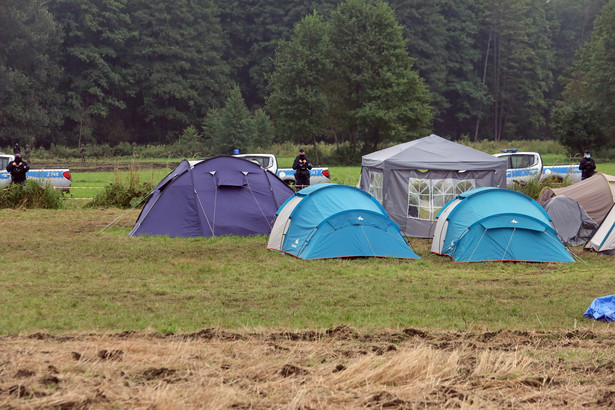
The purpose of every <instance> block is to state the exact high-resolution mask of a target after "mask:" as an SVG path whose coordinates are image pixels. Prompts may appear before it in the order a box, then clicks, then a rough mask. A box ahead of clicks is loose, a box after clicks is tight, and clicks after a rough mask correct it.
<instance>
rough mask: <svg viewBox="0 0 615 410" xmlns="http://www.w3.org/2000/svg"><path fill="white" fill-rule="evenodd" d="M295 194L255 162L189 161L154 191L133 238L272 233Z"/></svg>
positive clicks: (134, 229) (231, 158)
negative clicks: (278, 214)
mask: <svg viewBox="0 0 615 410" xmlns="http://www.w3.org/2000/svg"><path fill="white" fill-rule="evenodd" d="M292 195H293V190H292V189H291V188H289V187H288V186H287V185H286V184H285V183H284V181H282V180H281V179H279V178H278V177H277V176H275V175H273V174H272V173H271V172H269V171H266V170H264V169H263V168H261V167H260V166H259V165H258V164H256V163H254V162H252V161H247V160H244V159H241V158H235V157H215V158H211V159H207V160H203V161H199V162H197V163H195V164H194V165H192V164H190V163H189V162H188V161H186V160H184V161H182V162H181V163H180V164H179V166H178V167H177V168H176V169H175V170H173V171H172V172H171V173H169V175H167V176H166V177H165V178H164V179H163V180H162V181H160V183H159V184H158V185H157V186H156V188H154V189H153V190H152V192H151V193H150V196H149V199H148V201H147V203H146V204H145V206H144V207H143V210H142V211H141V214H140V215H139V218H138V219H137V223H136V224H135V227H134V228H133V229H132V231H131V232H130V234H129V235H130V236H141V235H168V236H171V237H198V236H204V237H211V236H222V235H239V236H250V235H267V234H269V232H270V231H271V228H272V227H273V222H274V220H275V214H276V211H277V210H278V208H279V207H280V205H282V204H283V203H284V202H285V201H286V200H287V199H288V198H289V197H291V196H292Z"/></svg>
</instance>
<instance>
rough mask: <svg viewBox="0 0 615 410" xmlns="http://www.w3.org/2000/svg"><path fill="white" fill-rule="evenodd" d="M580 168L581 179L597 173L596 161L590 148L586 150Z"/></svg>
mask: <svg viewBox="0 0 615 410" xmlns="http://www.w3.org/2000/svg"><path fill="white" fill-rule="evenodd" d="M579 169H580V170H581V181H582V180H584V179H587V178H589V177H591V176H592V175H594V174H595V173H596V161H594V159H593V158H592V157H591V154H590V152H589V150H588V149H586V150H585V156H584V157H583V158H582V159H581V162H580V163H579Z"/></svg>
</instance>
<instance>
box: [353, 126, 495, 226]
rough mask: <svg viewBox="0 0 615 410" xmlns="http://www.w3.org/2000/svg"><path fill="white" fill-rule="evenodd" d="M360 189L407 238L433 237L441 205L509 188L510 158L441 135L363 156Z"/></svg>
mask: <svg viewBox="0 0 615 410" xmlns="http://www.w3.org/2000/svg"><path fill="white" fill-rule="evenodd" d="M361 165H362V168H361V180H360V182H359V187H360V188H361V189H363V190H365V191H368V192H369V193H371V194H372V195H373V196H374V197H375V198H376V199H378V200H379V201H380V203H382V205H383V206H384V208H385V209H386V211H387V213H388V214H389V217H390V218H391V219H392V220H393V221H395V222H396V223H397V224H398V225H399V226H400V227H401V230H402V233H403V234H404V235H406V236H414V237H419V238H431V237H433V229H434V228H435V220H436V216H437V214H438V212H439V211H440V209H441V208H442V207H443V206H444V205H445V204H446V203H447V202H448V201H449V200H451V199H453V198H455V197H456V196H457V195H459V194H461V193H462V192H465V191H468V190H470V189H473V188H481V187H498V188H505V187H506V161H505V160H503V159H500V158H496V157H494V156H492V155H489V154H486V153H484V152H482V151H478V150H475V149H473V148H470V147H467V146H465V145H461V144H457V143H455V142H451V141H448V140H446V139H444V138H441V137H439V136H437V135H433V134H432V135H430V136H428V137H425V138H421V139H418V140H414V141H410V142H406V143H403V144H399V145H396V146H393V147H390V148H387V149H383V150H380V151H376V152H373V153H371V154H368V155H365V156H363V159H362V164H361Z"/></svg>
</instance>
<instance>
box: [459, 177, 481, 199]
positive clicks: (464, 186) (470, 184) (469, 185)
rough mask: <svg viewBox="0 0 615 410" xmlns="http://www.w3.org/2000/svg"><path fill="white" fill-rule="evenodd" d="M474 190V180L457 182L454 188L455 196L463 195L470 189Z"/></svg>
mask: <svg viewBox="0 0 615 410" xmlns="http://www.w3.org/2000/svg"><path fill="white" fill-rule="evenodd" d="M474 188H476V180H474V179H467V180H465V181H457V186H456V187H455V196H457V195H459V194H463V193H464V192H466V191H469V190H470V189H474Z"/></svg>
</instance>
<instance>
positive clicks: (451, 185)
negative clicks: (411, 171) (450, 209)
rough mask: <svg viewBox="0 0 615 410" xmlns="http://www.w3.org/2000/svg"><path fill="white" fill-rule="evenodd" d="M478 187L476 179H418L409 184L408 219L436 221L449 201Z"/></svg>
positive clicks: (412, 179) (411, 180) (413, 179)
mask: <svg viewBox="0 0 615 410" xmlns="http://www.w3.org/2000/svg"><path fill="white" fill-rule="evenodd" d="M475 187H476V181H475V180H474V179H466V180H461V181H459V180H455V179H418V178H410V180H409V183H408V217H409V218H415V219H423V220H427V221H435V219H436V215H437V214H438V212H440V209H442V207H443V206H444V205H446V203H447V202H448V201H450V200H451V199H453V198H455V197H456V196H457V195H459V194H461V193H463V192H465V191H468V190H470V189H473V188H475Z"/></svg>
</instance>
